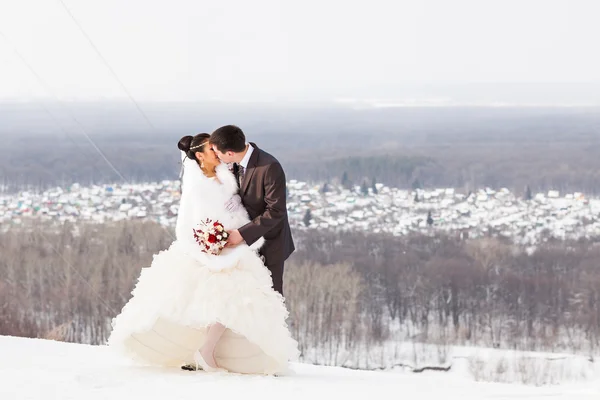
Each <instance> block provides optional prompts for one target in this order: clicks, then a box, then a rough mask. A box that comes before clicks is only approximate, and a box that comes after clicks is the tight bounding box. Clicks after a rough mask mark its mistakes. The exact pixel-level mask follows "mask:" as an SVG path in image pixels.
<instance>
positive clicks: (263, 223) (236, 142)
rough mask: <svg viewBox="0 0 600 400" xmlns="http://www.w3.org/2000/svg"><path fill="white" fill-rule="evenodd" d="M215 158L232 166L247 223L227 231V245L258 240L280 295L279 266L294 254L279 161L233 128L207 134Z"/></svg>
mask: <svg viewBox="0 0 600 400" xmlns="http://www.w3.org/2000/svg"><path fill="white" fill-rule="evenodd" d="M210 143H211V144H212V147H213V150H214V151H215V153H216V154H217V157H219V159H220V160H221V161H223V162H225V163H232V162H233V163H235V164H234V165H233V173H234V174H235V177H236V178H237V179H238V185H239V187H240V197H241V198H242V203H243V205H244V207H246V210H248V214H249V215H250V219H251V220H252V221H251V222H249V223H248V224H246V225H244V226H242V227H241V228H239V229H236V230H233V231H231V232H230V236H229V239H228V242H227V245H228V246H236V245H238V244H240V243H242V242H246V244H247V245H249V246H250V245H252V244H253V243H254V242H256V241H257V240H258V239H259V238H260V237H264V238H265V244H264V245H263V246H262V248H261V249H260V253H261V254H262V255H263V256H264V258H265V264H266V266H267V268H268V269H269V270H270V271H271V277H272V279H273V288H274V289H275V290H276V291H278V292H279V293H281V295H282V296H283V264H284V262H285V260H286V259H287V258H288V257H289V256H290V254H292V252H293V251H294V249H295V248H294V242H293V240H292V233H291V230H290V225H289V222H288V215H287V208H286V181H285V174H284V172H283V169H282V168H281V164H279V161H277V159H276V158H275V157H273V156H272V155H270V154H269V153H267V152H266V151H263V150H261V149H259V148H258V146H256V144H254V143H247V142H246V136H245V135H244V132H242V130H241V129H240V128H238V127H237V126H234V125H226V126H222V127H220V128H219V129H217V130H216V131H214V132H213V133H212V135H210Z"/></svg>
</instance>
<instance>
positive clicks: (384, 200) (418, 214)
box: [0, 180, 600, 245]
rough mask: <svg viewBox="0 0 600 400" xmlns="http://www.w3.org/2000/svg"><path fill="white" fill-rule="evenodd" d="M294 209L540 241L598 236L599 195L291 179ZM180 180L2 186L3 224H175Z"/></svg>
mask: <svg viewBox="0 0 600 400" xmlns="http://www.w3.org/2000/svg"><path fill="white" fill-rule="evenodd" d="M287 187H288V201H287V206H288V212H289V215H290V222H291V224H292V227H293V228H294V229H298V230H310V229H321V230H322V229H330V230H358V231H367V232H371V233H387V234H391V235H406V234H408V233H411V232H421V233H431V232H435V231H443V232H446V233H453V232H455V233H456V234H458V235H461V236H462V235H464V236H466V237H471V238H474V237H482V236H501V237H506V238H510V239H511V240H513V241H514V242H515V243H517V244H522V245H534V244H536V243H539V242H540V241H541V240H547V239H548V238H550V237H553V238H556V239H578V238H582V237H587V238H591V237H598V236H600V218H599V217H600V199H598V198H587V197H586V196H585V195H584V194H582V193H564V194H563V193H559V192H558V191H554V190H551V191H548V192H547V193H533V194H532V193H530V192H529V193H528V194H527V196H526V198H523V197H518V196H516V195H515V194H514V193H511V192H510V191H509V190H508V189H499V190H492V189H490V188H487V189H481V190H478V191H474V192H472V193H468V194H464V193H458V192H457V191H456V190H455V189H452V188H440V189H433V190H421V189H417V190H403V189H397V188H391V187H387V186H385V185H382V184H379V183H375V182H373V184H372V185H369V186H367V185H362V186H356V187H342V186H339V185H335V184H318V185H313V184H309V183H306V182H300V181H297V180H290V181H289V182H288V185H287ZM179 188H180V183H179V181H162V182H156V183H140V184H119V185H101V186H100V185H98V186H81V185H79V184H73V185H71V186H69V187H66V188H60V187H56V188H53V189H50V190H46V191H44V192H41V193H33V192H28V191H23V192H20V193H17V194H0V223H1V226H2V228H3V229H4V230H6V229H8V228H9V227H10V226H12V225H19V224H22V223H23V222H24V221H25V220H27V219H40V220H46V221H56V222H59V223H62V222H65V221H71V222H76V221H89V222H93V223H104V222H108V221H119V220H125V219H145V220H153V221H156V222H158V223H160V224H162V225H165V226H174V225H175V222H176V219H177V210H178V204H179V198H180V191H179Z"/></svg>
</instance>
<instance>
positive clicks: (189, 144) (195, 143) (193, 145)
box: [177, 133, 210, 162]
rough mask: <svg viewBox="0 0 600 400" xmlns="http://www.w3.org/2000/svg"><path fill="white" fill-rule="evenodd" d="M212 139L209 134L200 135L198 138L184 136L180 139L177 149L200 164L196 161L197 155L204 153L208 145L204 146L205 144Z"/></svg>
mask: <svg viewBox="0 0 600 400" xmlns="http://www.w3.org/2000/svg"><path fill="white" fill-rule="evenodd" d="M208 139H210V135H209V134H208V133H199V134H197V135H196V136H190V135H188V136H184V137H182V138H181V139H179V143H177V147H178V148H179V150H181V151H183V152H184V153H185V155H186V156H188V158H190V159H192V160H194V161H196V162H198V160H197V159H196V153H197V152H200V153H202V152H203V151H204V148H205V147H206V145H203V144H204V143H205V142H207V141H208Z"/></svg>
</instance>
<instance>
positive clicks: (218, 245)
mask: <svg viewBox="0 0 600 400" xmlns="http://www.w3.org/2000/svg"><path fill="white" fill-rule="evenodd" d="M193 231H194V239H196V243H198V244H199V245H200V249H201V250H202V251H203V252H204V253H209V254H214V255H218V254H220V253H221V250H223V248H224V247H225V243H227V238H228V237H229V234H228V233H227V232H226V231H225V227H224V226H223V224H222V223H220V222H219V221H212V220H211V219H207V220H205V221H202V222H201V223H200V224H198V228H197V229H193Z"/></svg>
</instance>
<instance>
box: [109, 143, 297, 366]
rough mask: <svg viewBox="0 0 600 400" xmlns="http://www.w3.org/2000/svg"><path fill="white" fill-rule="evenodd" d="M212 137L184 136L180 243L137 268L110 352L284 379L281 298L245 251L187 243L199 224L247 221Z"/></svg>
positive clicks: (286, 345) (293, 347)
mask: <svg viewBox="0 0 600 400" xmlns="http://www.w3.org/2000/svg"><path fill="white" fill-rule="evenodd" d="M209 137H210V136H209V135H208V134H206V133H201V134H198V135H196V136H194V137H192V136H185V137H183V138H182V139H181V140H180V141H179V144H178V147H179V149H180V150H182V157H183V165H184V174H183V180H182V196H181V204H180V208H179V213H178V217H177V225H176V235H177V239H176V240H175V241H174V242H173V243H172V244H171V246H170V247H169V248H168V249H167V250H164V251H161V252H159V253H158V254H156V255H154V259H153V261H152V265H151V266H150V267H148V268H143V269H142V272H141V274H140V277H139V279H138V282H137V284H136V286H135V288H134V290H133V292H132V295H133V296H132V298H131V299H130V300H129V302H128V303H127V304H126V305H125V306H124V307H123V310H122V312H121V314H119V315H118V316H117V317H116V318H114V319H113V321H112V327H113V330H112V332H111V335H110V337H109V339H108V345H109V346H112V347H114V348H115V349H116V350H118V351H119V352H121V353H122V354H125V355H127V356H129V357H131V358H133V359H135V360H137V361H139V362H142V363H145V364H150V365H159V366H184V365H195V366H196V369H203V370H205V371H208V372H210V371H223V370H226V371H231V372H237V373H249V374H281V373H284V372H285V371H286V370H287V365H288V362H289V361H292V360H294V359H296V357H297V356H298V343H297V342H296V341H295V340H294V339H293V338H292V337H291V335H290V332H289V329H288V327H287V324H286V319H287V316H288V312H287V309H286V307H285V304H284V300H283V297H282V296H281V295H280V294H279V293H277V292H276V291H275V290H273V287H272V280H271V276H270V272H269V270H268V269H267V268H266V267H265V266H264V264H263V262H262V259H261V258H260V257H259V255H258V249H259V248H260V246H261V245H262V243H263V242H264V240H263V239H261V240H259V241H258V242H256V243H254V244H253V245H252V246H250V247H249V246H247V245H246V244H241V245H238V246H236V247H231V248H229V247H226V248H225V249H223V251H222V252H221V254H220V255H218V256H217V255H212V254H208V253H204V252H202V251H201V250H200V246H199V245H198V244H197V243H196V241H195V240H194V237H193V228H195V227H196V224H197V223H199V222H200V221H202V220H206V219H207V218H210V219H211V220H213V221H220V222H221V223H222V224H223V225H224V226H225V229H226V230H231V229H237V228H239V227H241V226H243V225H245V224H246V223H248V222H249V218H248V213H247V212H246V210H245V209H244V207H243V206H242V204H241V201H240V198H239V196H238V195H237V191H238V186H237V182H236V179H235V177H234V175H233V174H232V173H231V172H230V171H229V169H228V168H227V165H226V164H221V163H220V161H219V159H218V158H217V157H216V155H215V153H214V151H213V150H212V148H211V146H210V145H208V140H209Z"/></svg>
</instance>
